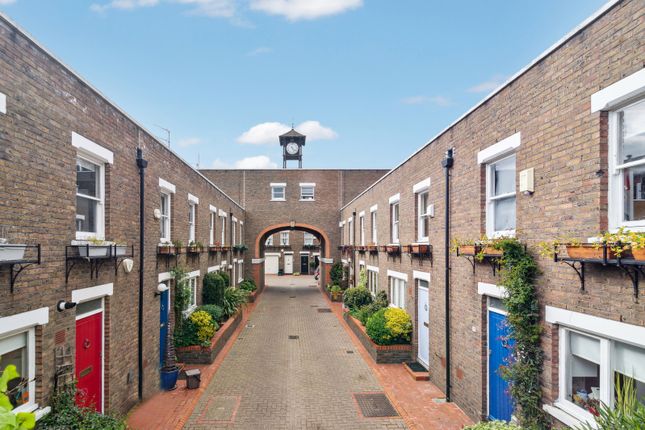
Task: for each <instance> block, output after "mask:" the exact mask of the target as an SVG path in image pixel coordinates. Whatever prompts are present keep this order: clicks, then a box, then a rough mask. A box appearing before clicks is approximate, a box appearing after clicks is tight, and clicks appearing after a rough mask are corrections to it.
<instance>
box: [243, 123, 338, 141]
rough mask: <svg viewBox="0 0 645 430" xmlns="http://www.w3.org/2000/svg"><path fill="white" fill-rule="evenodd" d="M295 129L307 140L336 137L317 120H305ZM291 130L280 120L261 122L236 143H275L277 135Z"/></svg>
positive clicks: (335, 134)
mask: <svg viewBox="0 0 645 430" xmlns="http://www.w3.org/2000/svg"><path fill="white" fill-rule="evenodd" d="M295 128H296V130H298V131H299V132H300V133H302V134H304V135H306V136H307V140H310V141H311V140H331V139H335V138H337V137H338V134H337V133H336V132H335V131H334V130H332V129H331V128H329V127H325V126H323V125H322V124H320V122H318V121H305V122H303V123H302V124H299V125H297V126H296V127H295ZM289 130H291V127H289V126H288V125H286V124H282V123H281V122H263V123H261V124H257V125H254V126H253V127H251V128H250V129H248V130H247V131H245V132H244V133H242V134H241V135H240V136H239V137H238V138H237V142H238V143H248V144H251V145H267V144H277V143H278V136H280V135H281V134H284V133H286V132H287V131H289Z"/></svg>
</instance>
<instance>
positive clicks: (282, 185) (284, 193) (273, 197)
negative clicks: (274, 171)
mask: <svg viewBox="0 0 645 430" xmlns="http://www.w3.org/2000/svg"><path fill="white" fill-rule="evenodd" d="M270 186H271V201H272V202H284V201H286V200H287V184H286V183H285V182H272V183H271V184H270ZM280 189H281V190H282V192H281V193H280V194H282V197H276V194H277V193H276V191H278V190H280Z"/></svg>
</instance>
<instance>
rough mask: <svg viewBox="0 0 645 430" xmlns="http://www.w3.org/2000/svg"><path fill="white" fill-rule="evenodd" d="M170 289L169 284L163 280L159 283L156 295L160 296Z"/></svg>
mask: <svg viewBox="0 0 645 430" xmlns="http://www.w3.org/2000/svg"><path fill="white" fill-rule="evenodd" d="M166 291H168V285H166V284H164V283H163V282H162V283H160V284H159V285H157V291H155V297H157V296H160V295H161V294H163V293H164V292H166Z"/></svg>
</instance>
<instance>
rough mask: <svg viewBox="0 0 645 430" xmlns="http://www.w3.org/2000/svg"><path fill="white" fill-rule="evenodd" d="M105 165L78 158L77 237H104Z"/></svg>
mask: <svg viewBox="0 0 645 430" xmlns="http://www.w3.org/2000/svg"><path fill="white" fill-rule="evenodd" d="M104 184H105V170H104V167H103V165H101V164H99V163H96V162H92V161H90V160H89V159H86V158H82V157H80V156H79V157H77V158H76V238H77V239H87V238H89V237H92V236H94V237H96V238H99V239H103V238H104V231H105V228H104V212H103V211H104V203H105V201H104V199H105V194H104V189H103V187H104Z"/></svg>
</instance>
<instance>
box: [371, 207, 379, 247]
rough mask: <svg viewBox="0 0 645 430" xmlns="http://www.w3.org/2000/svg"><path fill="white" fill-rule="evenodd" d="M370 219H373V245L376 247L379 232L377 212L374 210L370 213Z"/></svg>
mask: <svg viewBox="0 0 645 430" xmlns="http://www.w3.org/2000/svg"><path fill="white" fill-rule="evenodd" d="M370 217H371V218H372V223H371V224H372V225H371V228H372V243H374V245H376V244H377V243H378V232H377V224H376V211H375V210H373V211H372V212H371V213H370Z"/></svg>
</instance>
